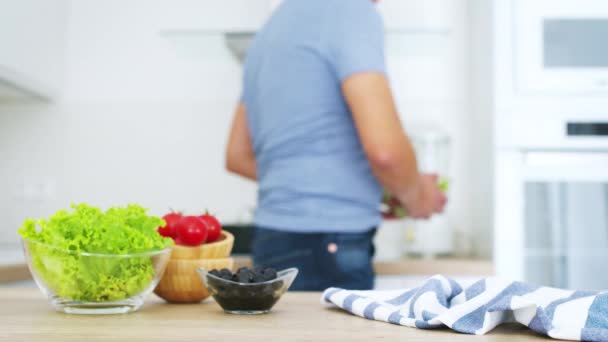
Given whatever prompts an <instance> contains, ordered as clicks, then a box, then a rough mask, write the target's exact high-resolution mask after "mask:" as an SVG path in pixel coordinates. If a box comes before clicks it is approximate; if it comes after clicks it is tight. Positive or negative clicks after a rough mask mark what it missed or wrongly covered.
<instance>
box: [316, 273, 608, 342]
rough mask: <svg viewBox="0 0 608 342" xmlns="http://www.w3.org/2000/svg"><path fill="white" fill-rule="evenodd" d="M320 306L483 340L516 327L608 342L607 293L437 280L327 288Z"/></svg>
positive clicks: (491, 280) (498, 281)
mask: <svg viewBox="0 0 608 342" xmlns="http://www.w3.org/2000/svg"><path fill="white" fill-rule="evenodd" d="M607 285H608V284H607ZM321 301H322V302H324V303H329V304H333V305H336V306H338V307H340V308H342V309H344V310H346V311H348V312H350V313H352V314H355V315H357V316H361V317H364V318H367V319H372V320H378V321H384V322H389V323H393V324H398V325H403V326H408V327H415V328H420V329H433V328H442V327H448V328H450V329H453V330H455V331H458V332H461V333H466V334H475V335H483V334H485V333H487V332H488V331H490V330H492V329H494V328H495V327H496V326H498V325H499V324H501V323H506V322H518V323H521V324H523V325H525V326H527V327H529V328H530V329H532V330H534V331H536V332H538V333H541V334H544V335H546V336H549V337H552V338H556V339H566V340H575V341H608V292H599V291H571V290H561V289H556V288H550V287H539V286H535V285H531V284H526V283H522V282H514V281H507V280H503V279H499V278H487V279H483V280H480V281H478V282H476V283H474V284H472V285H470V286H469V287H466V288H464V286H463V285H462V284H460V283H458V282H457V281H455V280H453V279H450V278H445V277H442V276H434V277H432V278H430V279H429V280H427V281H426V282H425V283H424V284H423V285H422V286H420V287H418V288H415V289H410V290H401V291H350V290H343V289H338V288H329V289H327V290H325V292H324V293H323V297H322V298H321Z"/></svg>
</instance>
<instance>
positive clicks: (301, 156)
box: [242, 0, 385, 232]
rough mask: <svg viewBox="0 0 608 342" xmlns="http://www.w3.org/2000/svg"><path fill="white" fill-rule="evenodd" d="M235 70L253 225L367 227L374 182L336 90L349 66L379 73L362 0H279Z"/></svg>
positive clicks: (371, 10) (376, 193)
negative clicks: (254, 195) (248, 141)
mask: <svg viewBox="0 0 608 342" xmlns="http://www.w3.org/2000/svg"><path fill="white" fill-rule="evenodd" d="M244 70H245V71H244V88H243V94H242V102H243V103H244V104H245V107H246V109H247V119H248V125H249V130H250V133H251V136H252V140H253V148H254V151H255V154H256V161H257V172H258V182H259V190H258V207H257V211H256V214H255V224H256V225H258V226H261V227H266V228H272V229H277V230H282V231H291V232H363V231H366V230H369V229H370V228H372V227H374V226H377V225H378V224H379V222H380V214H379V203H380V199H381V194H382V189H381V186H380V185H379V183H378V181H377V180H376V178H375V177H374V175H373V174H372V170H371V167H370V165H369V162H368V160H367V159H366V156H365V154H364V151H363V147H362V145H361V142H360V141H359V137H358V135H357V130H356V128H355V125H354V122H353V118H352V115H351V112H350V110H349V108H348V106H347V104H346V102H345V99H344V96H343V94H342V92H341V84H342V81H344V80H345V79H346V78H348V77H349V76H351V75H353V74H355V73H359V72H379V73H384V72H385V62H384V29H383V24H382V19H381V17H380V15H379V13H378V12H377V10H376V8H375V6H374V4H373V3H372V1H371V0H285V1H284V2H283V4H282V5H281V6H280V7H279V8H278V9H277V10H276V12H275V14H274V15H273V16H272V17H271V18H270V20H269V21H268V23H266V25H265V26H264V27H263V28H262V30H261V31H260V32H259V33H258V34H257V35H256V37H255V39H254V41H253V43H252V46H251V47H250V49H249V51H248V53H247V58H246V62H245V69H244Z"/></svg>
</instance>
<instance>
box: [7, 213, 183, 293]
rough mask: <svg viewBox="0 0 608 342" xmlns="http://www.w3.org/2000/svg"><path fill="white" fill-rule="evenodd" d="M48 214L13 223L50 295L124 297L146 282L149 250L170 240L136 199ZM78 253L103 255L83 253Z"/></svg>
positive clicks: (160, 222) (149, 274)
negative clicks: (123, 203)
mask: <svg viewBox="0 0 608 342" xmlns="http://www.w3.org/2000/svg"><path fill="white" fill-rule="evenodd" d="M72 209H73V210H72V211H67V210H60V211H58V212H57V213H55V215H53V216H51V217H50V218H49V219H48V220H45V219H41V220H33V219H28V220H26V221H25V222H24V223H23V226H22V227H21V228H20V229H19V231H18V232H19V235H21V237H23V238H24V239H25V240H28V242H26V243H27V244H28V247H29V250H30V258H31V266H32V268H33V270H34V271H35V272H36V273H37V275H38V277H39V278H40V279H41V280H42V281H43V282H44V283H45V284H46V285H47V286H48V287H50V288H51V289H52V290H53V291H54V292H55V294H56V295H58V296H60V297H62V298H66V299H70V300H75V301H87V302H107V301H117V300H122V299H125V298H129V297H131V296H133V295H136V294H138V293H140V292H142V291H143V290H144V289H145V288H146V287H147V286H149V285H150V283H151V281H152V279H153V278H154V275H155V269H154V264H153V262H152V259H151V258H153V257H152V256H146V255H144V256H131V257H127V256H126V255H129V254H140V253H146V252H154V251H160V250H163V249H165V248H167V247H169V246H171V245H173V241H172V240H171V239H169V238H164V237H162V236H160V234H158V232H157V231H156V229H157V227H159V226H163V225H164V224H165V222H164V221H163V220H162V219H160V218H158V217H154V216H148V215H147V211H146V209H144V208H142V207H140V206H138V205H128V206H126V207H114V208H110V209H108V210H107V211H106V212H103V211H102V210H101V209H99V208H96V207H93V206H89V205H87V204H78V205H72ZM82 253H91V254H104V255H108V256H96V255H92V256H88V255H83V254H82Z"/></svg>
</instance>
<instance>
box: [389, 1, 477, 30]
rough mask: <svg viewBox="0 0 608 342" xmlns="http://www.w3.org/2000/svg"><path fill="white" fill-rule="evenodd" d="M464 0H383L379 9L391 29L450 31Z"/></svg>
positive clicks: (463, 4)
mask: <svg viewBox="0 0 608 342" xmlns="http://www.w3.org/2000/svg"><path fill="white" fill-rule="evenodd" d="M459 6H465V3H464V2H463V1H462V0H424V1H422V0H382V1H380V2H379V3H378V9H379V11H380V13H381V14H382V16H383V18H384V25H385V26H386V29H387V30H389V31H414V32H440V33H443V32H448V31H450V30H451V29H453V26H454V20H455V18H456V14H457V13H458V12H457V10H458V9H459Z"/></svg>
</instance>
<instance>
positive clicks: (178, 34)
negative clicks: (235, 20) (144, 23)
mask: <svg viewBox="0 0 608 342" xmlns="http://www.w3.org/2000/svg"><path fill="white" fill-rule="evenodd" d="M159 34H160V36H161V37H163V38H165V39H166V40H168V41H170V42H171V43H172V44H173V45H174V47H175V48H176V49H179V50H181V51H182V52H184V53H189V54H190V55H192V54H194V55H196V56H198V57H203V56H205V57H211V58H214V57H213V56H215V57H219V58H221V57H222V56H224V55H225V53H224V52H221V51H217V49H218V48H217V47H218V46H221V47H223V48H226V49H225V50H224V51H228V52H229V54H230V55H231V56H232V57H233V58H234V60H235V61H237V62H238V63H240V64H242V63H243V61H244V60H245V56H246V55H247V50H248V49H249V46H250V45H251V42H252V40H253V38H254V36H255V32H254V31H245V30H242V31H216V30H170V31H169V30H165V31H161V32H160V33H159ZM210 48H211V49H216V50H214V51H211V50H209V49H210ZM220 49H222V48H220ZM186 51H188V52H186ZM224 58H225V56H224Z"/></svg>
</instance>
